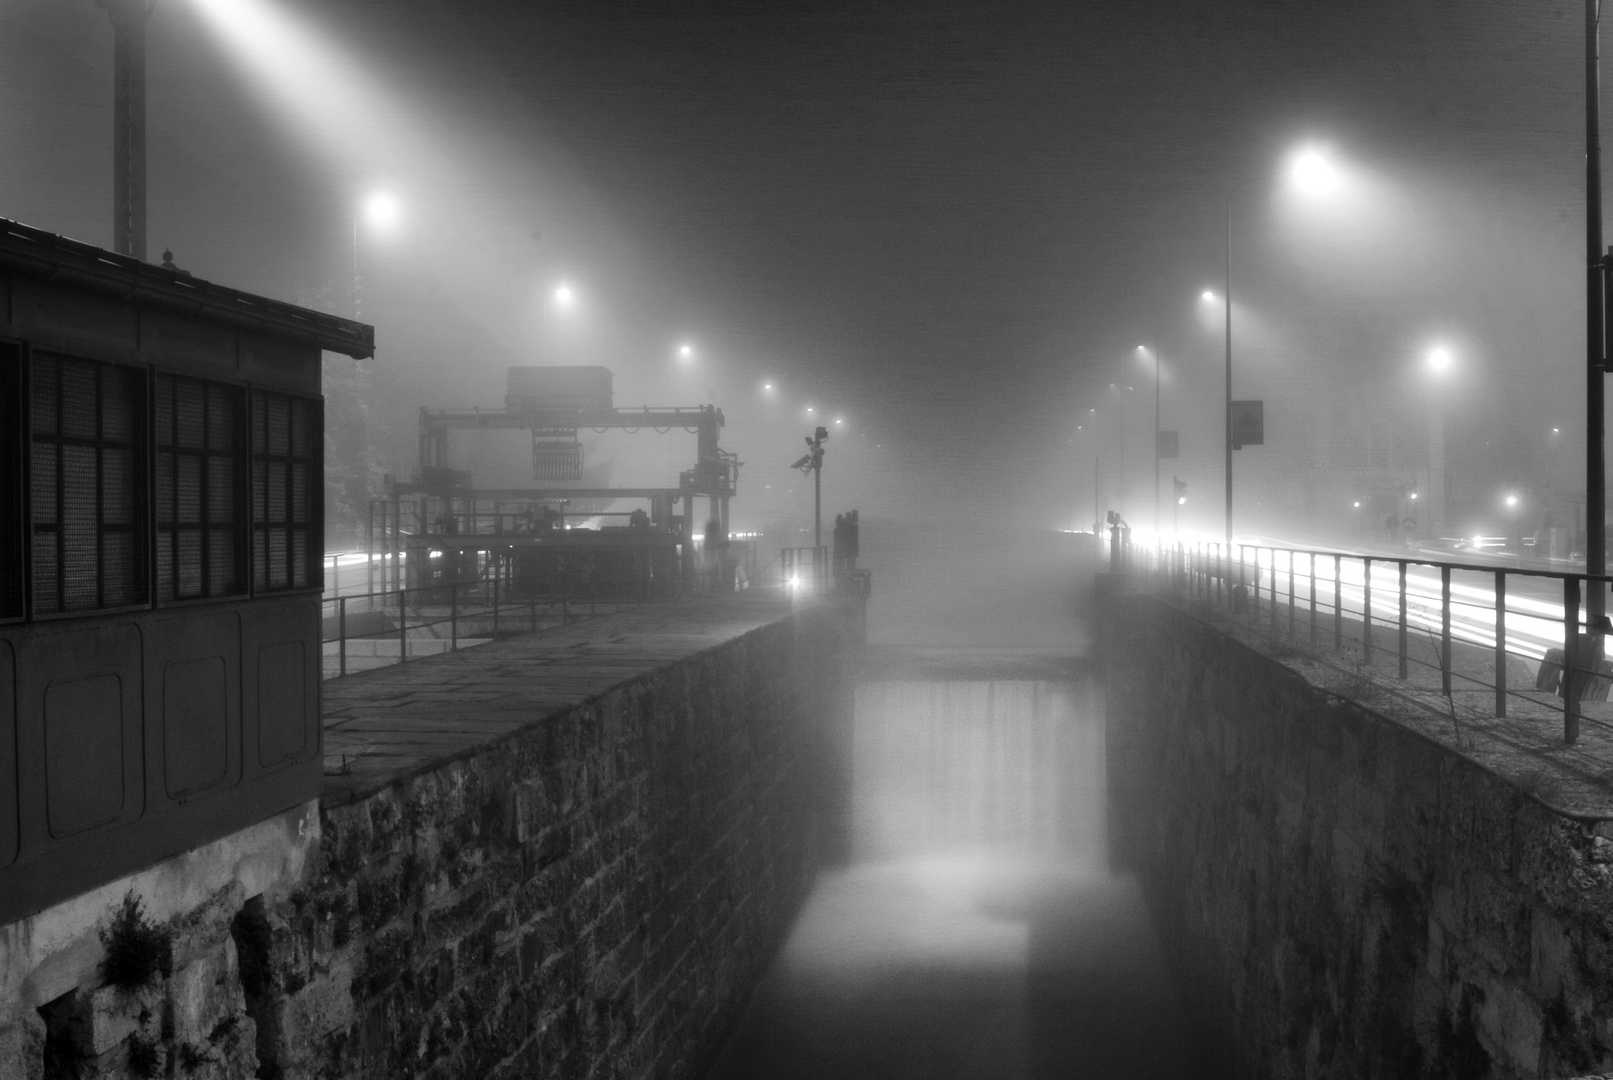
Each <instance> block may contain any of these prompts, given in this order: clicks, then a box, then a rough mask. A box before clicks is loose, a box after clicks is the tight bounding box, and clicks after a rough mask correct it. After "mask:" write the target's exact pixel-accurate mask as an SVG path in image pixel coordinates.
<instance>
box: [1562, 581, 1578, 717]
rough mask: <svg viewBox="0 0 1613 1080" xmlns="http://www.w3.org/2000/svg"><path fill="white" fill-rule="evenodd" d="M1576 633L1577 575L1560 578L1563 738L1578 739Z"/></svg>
mask: <svg viewBox="0 0 1613 1080" xmlns="http://www.w3.org/2000/svg"><path fill="white" fill-rule="evenodd" d="M1578 637H1579V578H1577V577H1575V576H1573V575H1572V574H1569V575H1567V576H1565V577H1564V578H1563V682H1562V687H1563V741H1564V742H1565V743H1567V744H1568V745H1569V746H1572V745H1574V743H1576V742H1578V741H1579V679H1577V678H1575V671H1574V661H1575V660H1576V659H1577V657H1576V655H1575V654H1576V653H1577V652H1578V651H1579V650H1577V649H1576V648H1575V646H1576V645H1577V644H1579V642H1578V640H1577V639H1578Z"/></svg>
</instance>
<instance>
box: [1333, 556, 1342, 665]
mask: <svg viewBox="0 0 1613 1080" xmlns="http://www.w3.org/2000/svg"><path fill="white" fill-rule="evenodd" d="M1342 648H1344V556H1342V555H1335V556H1333V651H1334V652H1338V651H1339V650H1340V649H1342Z"/></svg>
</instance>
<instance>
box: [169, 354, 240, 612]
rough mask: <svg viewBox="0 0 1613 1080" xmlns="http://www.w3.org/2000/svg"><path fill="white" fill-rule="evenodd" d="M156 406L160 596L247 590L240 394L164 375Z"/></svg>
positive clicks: (228, 388)
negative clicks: (244, 552)
mask: <svg viewBox="0 0 1613 1080" xmlns="http://www.w3.org/2000/svg"><path fill="white" fill-rule="evenodd" d="M155 404H156V407H155V418H156V427H157V431H156V444H157V458H156V461H157V484H156V488H157V598H158V600H159V601H161V600H192V599H197V598H200V597H208V596H230V595H232V594H236V593H241V592H245V591H246V588H245V581H244V575H243V574H242V572H241V571H242V563H243V561H244V560H242V558H241V552H240V549H241V541H242V539H243V530H242V528H241V525H242V522H241V517H242V514H241V500H240V499H239V498H238V490H239V483H238V478H239V476H240V471H239V470H240V461H241V454H240V452H239V451H240V447H239V443H238V439H239V433H240V430H241V408H242V395H241V392H240V391H239V390H237V389H236V388H234V387H231V386H227V385H224V384H222V383H216V382H208V381H206V380H203V379H193V378H187V377H185V376H182V375H166V374H159V375H158V376H157V392H156V403H155Z"/></svg>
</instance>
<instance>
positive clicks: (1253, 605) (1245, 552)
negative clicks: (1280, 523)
mask: <svg viewBox="0 0 1613 1080" xmlns="http://www.w3.org/2000/svg"><path fill="white" fill-rule="evenodd" d="M1238 558H1239V560H1240V561H1242V562H1248V561H1249V549H1248V548H1247V547H1243V546H1240V547H1239V548H1238ZM1254 579H1255V594H1254V597H1253V598H1252V600H1251V602H1250V604H1249V614H1250V615H1256V614H1259V612H1260V549H1259V548H1258V547H1257V548H1255V573H1254Z"/></svg>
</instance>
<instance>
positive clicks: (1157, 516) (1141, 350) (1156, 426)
mask: <svg viewBox="0 0 1613 1080" xmlns="http://www.w3.org/2000/svg"><path fill="white" fill-rule="evenodd" d="M1137 351H1138V352H1139V353H1141V354H1142V355H1144V356H1147V355H1148V347H1147V346H1145V345H1139V346H1137ZM1159 360H1160V357H1159V350H1158V349H1155V350H1154V533H1155V534H1156V535H1157V534H1159V533H1160V532H1162V531H1163V530H1162V529H1161V526H1162V525H1163V524H1164V523H1163V522H1162V521H1160V514H1159Z"/></svg>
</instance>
